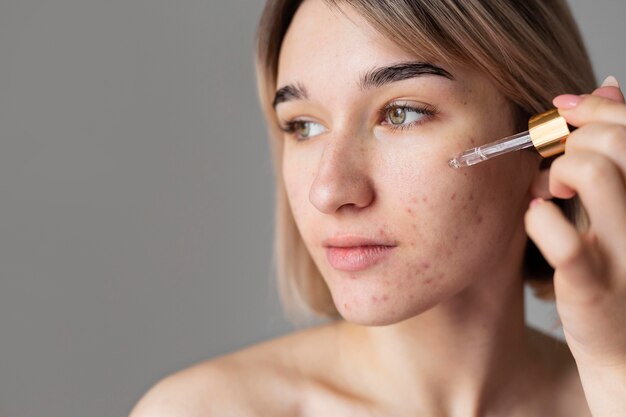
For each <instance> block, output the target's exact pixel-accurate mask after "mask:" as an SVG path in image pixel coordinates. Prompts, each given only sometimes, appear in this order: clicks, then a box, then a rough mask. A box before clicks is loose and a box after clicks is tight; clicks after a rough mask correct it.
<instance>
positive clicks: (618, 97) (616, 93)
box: [591, 86, 624, 103]
mask: <svg viewBox="0 0 626 417" xmlns="http://www.w3.org/2000/svg"><path fill="white" fill-rule="evenodd" d="M591 95H592V96H598V97H604V98H608V99H609V100H613V101H616V102H618V103H623V102H624V94H622V90H620V89H619V88H616V87H609V86H607V87H598V88H596V89H595V90H593V93H591Z"/></svg>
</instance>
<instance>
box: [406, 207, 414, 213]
mask: <svg viewBox="0 0 626 417" xmlns="http://www.w3.org/2000/svg"><path fill="white" fill-rule="evenodd" d="M405 210H406V212H407V213H409V214H411V213H413V210H411V207H407V208H406V209H405Z"/></svg>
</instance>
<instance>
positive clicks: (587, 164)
mask: <svg viewBox="0 0 626 417" xmlns="http://www.w3.org/2000/svg"><path fill="white" fill-rule="evenodd" d="M579 169H580V170H581V171H582V173H583V178H584V180H585V182H587V183H588V184H589V185H591V186H594V185H597V184H600V183H602V182H605V181H606V180H607V179H609V178H611V177H612V176H613V175H614V173H615V167H614V166H613V164H612V163H611V162H610V161H609V160H608V159H606V158H603V157H599V158H585V159H584V160H583V161H581V162H580V167H579Z"/></svg>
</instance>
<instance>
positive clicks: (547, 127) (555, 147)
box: [528, 109, 571, 158]
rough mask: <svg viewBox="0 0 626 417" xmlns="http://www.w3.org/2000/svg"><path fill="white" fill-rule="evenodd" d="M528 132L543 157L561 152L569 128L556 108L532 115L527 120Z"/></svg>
mask: <svg viewBox="0 0 626 417" xmlns="http://www.w3.org/2000/svg"><path fill="white" fill-rule="evenodd" d="M528 133H529V135H530V139H531V140H532V142H533V145H534V146H535V149H537V152H539V154H541V156H543V157H544V158H548V157H550V156H553V155H557V154H560V153H563V152H564V151H565V141H566V140H567V137H568V136H569V134H570V133H571V132H570V128H569V125H568V124H567V122H566V121H565V119H564V118H563V117H562V116H561V115H560V114H559V111H558V110H557V109H552V110H548V111H547V112H544V113H541V114H538V115H536V116H533V117H531V118H530V120H529V121H528Z"/></svg>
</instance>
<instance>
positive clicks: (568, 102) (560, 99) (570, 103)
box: [552, 94, 582, 110]
mask: <svg viewBox="0 0 626 417" xmlns="http://www.w3.org/2000/svg"><path fill="white" fill-rule="evenodd" d="M581 101H582V97H580V96H576V95H574V94H562V95H560V96H556V97H555V98H554V100H552V104H554V106H555V107H558V108H559V109H563V110H570V109H573V108H574V107H576V106H578V103H580V102H581Z"/></svg>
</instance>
